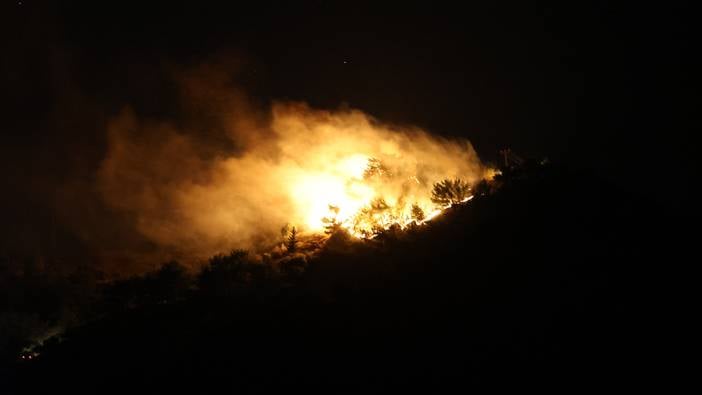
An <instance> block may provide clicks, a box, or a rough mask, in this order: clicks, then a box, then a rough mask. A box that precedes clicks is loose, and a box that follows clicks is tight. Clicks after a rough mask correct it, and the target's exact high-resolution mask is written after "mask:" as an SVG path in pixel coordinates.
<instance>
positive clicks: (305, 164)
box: [100, 104, 489, 256]
mask: <svg viewBox="0 0 702 395" xmlns="http://www.w3.org/2000/svg"><path fill="white" fill-rule="evenodd" d="M227 119H231V117H229V118H227ZM228 125H230V126H231V124H228ZM231 128H232V130H231V131H230V133H229V135H230V137H231V139H232V140H233V142H234V143H235V145H237V146H240V147H242V149H241V151H239V152H232V153H231V154H227V155H218V156H216V157H213V158H203V157H202V156H201V155H198V149H197V148H198V147H199V145H198V143H199V142H198V141H197V140H195V139H193V138H189V137H187V136H188V133H187V132H184V131H180V130H170V129H169V128H165V127H164V126H163V125H160V126H159V127H158V129H159V131H160V133H161V134H160V137H159V139H157V140H156V141H155V143H153V144H145V143H144V142H143V141H139V139H138V136H141V135H144V134H148V133H149V132H153V129H154V126H149V125H147V124H146V123H144V122H139V121H137V120H136V119H135V117H134V116H132V115H129V114H127V115H125V116H123V117H121V118H119V119H116V120H115V121H114V122H113V123H112V127H111V130H110V138H111V141H110V149H109V151H108V156H107V158H106V159H105V161H104V162H103V166H102V168H101V172H100V181H101V189H102V192H103V196H104V197H105V199H106V201H107V202H108V203H109V204H111V205H112V206H113V207H114V208H116V209H119V210H123V211H127V212H130V213H132V214H133V215H134V223H135V224H136V228H137V230H138V231H139V232H140V233H141V234H142V235H144V236H146V237H147V238H148V239H149V240H150V241H152V242H155V243H157V244H159V245H161V246H164V247H168V248H171V249H173V250H177V251H180V252H184V253H189V254H199V255H203V256H206V255H208V254H212V253H213V252H217V251H221V250H226V249H228V248H232V247H252V246H255V245H256V244H262V243H264V244H265V240H274V239H275V238H276V237H279V233H280V229H281V227H282V226H284V225H286V224H288V225H291V226H296V228H297V229H298V230H300V231H301V232H302V233H303V234H304V233H307V234H310V233H321V232H324V231H327V232H329V231H330V230H331V229H333V228H335V227H339V228H344V229H346V230H348V231H349V233H351V234H352V235H354V236H357V237H372V236H373V235H374V234H375V233H376V232H377V231H378V230H379V229H387V228H389V227H390V226H393V225H394V224H397V226H400V227H405V226H408V225H409V224H410V223H413V222H416V223H423V222H425V221H427V220H429V219H431V218H433V217H435V216H436V215H438V214H439V213H440V212H441V209H443V208H445V207H446V206H444V207H437V205H436V204H435V203H433V202H432V200H431V197H432V188H433V185H434V183H436V182H438V181H441V180H443V179H447V178H448V179H461V180H463V181H464V182H466V183H467V184H468V185H470V184H472V183H475V182H477V181H479V180H481V179H483V178H485V177H486V176H489V170H487V169H486V168H484V167H483V166H482V165H481V163H480V161H479V159H478V157H477V155H476V153H475V151H474V150H473V148H472V146H471V144H470V143H469V142H468V141H465V140H463V141H454V140H446V139H443V138H440V137H436V136H432V135H430V134H429V133H426V132H424V131H422V130H419V129H417V128H408V127H394V126H388V125H384V124H381V123H380V122H378V121H376V120H374V119H373V118H371V117H369V116H367V115H366V114H364V113H362V112H360V111H356V110H342V111H337V112H330V111H320V110H313V109H310V108H309V107H307V106H305V105H299V104H277V105H275V106H274V107H273V109H272V111H271V116H270V117H268V118H266V121H264V122H261V121H255V122H254V121H250V122H241V121H237V122H236V124H235V126H231ZM145 129H149V130H145ZM164 130H165V132H164ZM156 143H157V144H156ZM127 191H129V192H128V193H125V192H127ZM469 198H470V196H468V195H466V196H464V197H463V200H467V199H469ZM182 229H188V230H189V232H187V233H184V232H182Z"/></svg>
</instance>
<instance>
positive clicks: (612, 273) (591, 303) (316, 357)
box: [10, 165, 673, 393]
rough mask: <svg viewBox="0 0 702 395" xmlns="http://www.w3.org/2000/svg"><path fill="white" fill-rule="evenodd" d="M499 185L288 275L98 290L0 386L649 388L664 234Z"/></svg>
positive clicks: (609, 190) (592, 182)
mask: <svg viewBox="0 0 702 395" xmlns="http://www.w3.org/2000/svg"><path fill="white" fill-rule="evenodd" d="M498 181H499V182H500V183H502V187H501V188H500V189H499V190H498V191H496V192H494V193H492V194H489V193H485V195H484V196H476V197H475V198H474V199H473V200H472V201H470V202H469V203H467V204H460V205H456V206H454V207H451V208H450V209H448V210H447V211H446V212H445V213H443V214H442V215H440V216H439V217H437V218H435V219H434V220H432V221H431V222H430V223H428V224H427V225H426V226H422V227H418V228H411V229H408V230H406V231H399V230H397V229H394V230H393V229H391V230H388V231H386V232H384V233H383V234H381V235H379V236H378V237H377V238H376V239H375V240H373V241H370V242H363V241H357V240H352V239H349V238H348V237H344V235H343V234H335V235H333V236H332V238H331V239H330V240H329V241H328V242H327V244H326V246H325V247H324V248H322V250H321V251H319V252H318V254H316V255H315V256H314V257H311V258H306V257H304V256H298V257H297V258H294V257H293V258H292V259H290V261H293V262H295V266H294V267H295V268H297V269H299V270H297V269H296V270H289V271H285V270H281V271H280V272H277V271H274V270H271V269H270V268H268V269H265V268H263V267H264V266H262V265H258V266H256V265H253V266H255V268H253V269H252V268H251V267H252V265H251V264H249V263H246V262H245V254H244V253H243V252H234V253H232V254H231V255H229V256H224V255H221V256H217V257H214V258H213V260H212V261H211V262H210V265H211V266H210V269H206V270H205V271H203V274H202V275H201V276H200V277H199V278H189V279H188V278H185V277H186V276H187V275H186V274H184V273H183V272H182V271H181V270H180V268H179V267H178V266H177V265H176V264H174V263H171V264H169V266H167V267H166V268H165V269H162V270H161V272H160V273H161V275H160V276H158V275H156V274H155V275H153V276H152V277H147V280H148V281H151V282H150V283H149V284H151V285H143V284H142V287H146V289H148V290H151V291H149V292H147V293H148V295H144V294H143V292H142V294H141V296H134V295H139V291H124V290H121V291H120V289H121V288H120V289H115V288H114V287H113V288H111V291H110V292H112V294H110V292H107V294H108V295H111V296H110V297H106V298H104V301H103V303H104V305H103V307H102V310H103V311H106V312H108V313H106V314H104V315H102V316H100V318H98V319H95V320H93V321H91V322H89V323H87V324H85V325H82V326H80V327H78V328H76V329H74V330H71V331H69V332H67V333H65V334H64V335H63V338H62V341H61V342H59V341H53V342H52V341H49V342H47V343H46V344H45V345H44V346H43V347H42V348H41V349H40V350H39V352H40V353H39V355H38V356H37V357H36V358H35V360H33V361H31V362H27V361H24V362H20V363H17V364H15V365H14V367H13V368H12V370H10V372H11V373H12V376H13V378H14V380H12V383H13V384H12V385H13V387H12V388H13V391H16V392H22V390H24V389H32V390H39V389H44V390H48V389H57V388H65V389H67V390H69V391H71V392H81V391H82V390H84V391H91V392H93V391H97V392H102V390H103V389H105V390H108V391H109V390H114V389H116V388H118V387H120V388H121V387H122V386H124V387H125V388H127V389H132V390H135V391H140V392H141V391H142V390H145V389H147V388H149V389H154V390H157V391H158V392H160V393H167V392H174V391H175V392H185V391H198V392H208V391H207V390H206V389H207V388H212V389H214V388H222V387H223V388H227V389H230V390H234V391H237V392H238V393H269V392H277V391H297V390H304V391H306V392H313V393H316V392H319V393H379V392H400V391H403V392H406V391H411V392H423V393H437V392H451V393H455V392H457V391H466V390H469V389H471V388H474V387H476V386H487V387H491V388H501V387H511V388H525V387H529V386H533V385H538V386H539V387H552V388H554V389H565V390H571V389H576V388H578V389H580V388H584V387H591V388H598V389H601V388H613V387H611V386H612V385H616V386H622V387H625V388H629V389H630V388H631V387H632V385H633V383H634V382H633V381H632V380H636V385H637V386H644V385H645V386H650V385H653V384H656V383H658V384H661V383H662V382H663V379H662V378H659V377H661V372H662V367H661V364H662V363H663V360H662V359H661V357H660V356H661V353H662V350H661V349H660V345H659V343H658V342H656V341H653V338H652V337H651V335H652V333H653V332H655V330H656V329H655V328H656V326H655V325H654V324H653V323H652V321H655V318H654V317H658V315H659V313H660V311H661V310H662V306H661V304H662V303H663V302H662V300H661V299H657V298H654V297H653V296H652V293H651V287H656V286H659V285H660V284H661V283H660V282H661V281H663V279H662V274H663V269H662V268H661V262H664V261H666V260H670V259H671V258H672V256H671V252H670V250H669V249H668V247H667V246H668V245H671V244H670V243H672V241H671V240H668V239H666V238H665V236H663V235H662V232H658V231H655V232H654V231H653V230H654V229H655V230H660V229H664V228H665V227H666V226H669V225H670V224H668V223H667V222H666V220H665V219H664V218H662V217H657V215H658V211H657V210H656V208H655V207H652V206H649V205H646V204H645V199H643V198H640V197H635V196H631V195H628V194H626V193H624V192H622V191H618V190H616V189H615V188H613V187H612V186H611V185H607V184H606V183H604V182H602V181H601V180H598V179H595V178H593V177H590V176H589V175H587V174H581V173H578V172H576V171H572V170H568V169H566V168H563V167H556V166H540V165H534V166H532V167H529V166H527V165H525V166H524V167H523V168H520V169H519V170H518V171H513V172H506V174H505V175H503V176H502V178H501V179H500V180H498ZM672 237H673V236H672V235H671V236H670V238H672ZM242 254H243V255H242ZM291 267H293V266H291ZM654 269H655V270H654ZM218 273H220V274H221V273H224V274H226V276H225V275H224V274H222V276H221V277H217V275H218ZM147 280H143V281H147ZM187 281H192V282H193V283H194V284H196V285H198V286H199V288H198V287H197V286H196V287H194V288H188V287H187V286H186V285H184V284H186V283H187ZM140 284H141V283H140ZM169 284H170V285H169ZM210 284H214V285H210ZM123 288H124V286H123ZM137 288H138V287H137ZM223 290H225V291H223ZM120 292H122V293H127V294H130V295H132V296H133V297H132V298H131V299H130V300H129V301H128V302H125V300H124V299H120V295H122V294H121V293H120ZM642 376H646V377H647V380H645V381H642V380H641V377H642ZM603 386H606V387H603Z"/></svg>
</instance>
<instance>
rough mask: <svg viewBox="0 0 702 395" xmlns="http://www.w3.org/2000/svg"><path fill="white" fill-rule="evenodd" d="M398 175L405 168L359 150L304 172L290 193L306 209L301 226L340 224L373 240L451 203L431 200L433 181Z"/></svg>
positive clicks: (318, 229)
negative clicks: (388, 165) (323, 168)
mask: <svg viewBox="0 0 702 395" xmlns="http://www.w3.org/2000/svg"><path fill="white" fill-rule="evenodd" d="M397 173H402V169H388V168H386V167H385V166H384V165H383V163H382V161H379V160H378V159H376V158H372V157H370V156H368V155H365V154H360V153H358V154H352V155H350V156H347V157H343V158H341V159H340V160H339V161H338V162H336V163H332V164H330V166H329V167H328V168H327V171H318V172H310V173H304V174H301V175H300V176H299V178H298V179H297V180H296V181H295V182H293V183H292V184H291V191H290V195H291V196H293V197H294V200H295V202H296V204H297V205H298V207H299V209H300V211H301V212H302V213H303V215H302V217H303V224H302V225H303V229H306V230H308V231H312V232H321V231H325V230H326V231H329V230H331V229H330V228H332V227H333V226H338V227H340V228H344V229H346V230H347V231H348V232H349V233H350V234H351V235H353V236H356V237H359V238H370V237H373V236H374V235H375V234H376V233H377V232H378V231H379V230H381V229H388V228H390V227H391V226H393V225H396V226H399V227H400V228H401V229H404V228H406V227H407V226H409V225H410V224H418V225H419V224H423V223H425V222H427V221H430V220H431V219H433V218H435V217H436V216H438V215H439V214H441V212H442V211H443V210H444V209H446V208H448V207H450V205H448V206H445V207H437V205H436V204H435V203H433V202H432V201H431V187H432V185H433V184H431V183H427V182H422V181H420V179H419V178H418V177H417V175H411V176H409V177H405V178H404V179H403V180H399V182H398V180H397V179H394V178H395V177H396V176H395V174H397ZM437 181H438V180H437ZM388 184H396V185H397V184H399V185H400V188H388ZM472 198H473V196H472V195H469V196H467V197H464V198H463V199H462V200H461V201H460V202H466V201H468V200H470V199H472Z"/></svg>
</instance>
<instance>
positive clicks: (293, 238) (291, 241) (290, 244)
mask: <svg viewBox="0 0 702 395" xmlns="http://www.w3.org/2000/svg"><path fill="white" fill-rule="evenodd" d="M285 247H287V249H288V252H295V251H296V250H297V228H295V227H294V226H293V227H292V229H290V233H289V234H288V239H287V240H286V242H285Z"/></svg>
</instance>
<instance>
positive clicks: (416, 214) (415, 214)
mask: <svg viewBox="0 0 702 395" xmlns="http://www.w3.org/2000/svg"><path fill="white" fill-rule="evenodd" d="M425 217H426V216H425V215H424V210H422V208H421V207H419V205H417V204H413V205H412V219H414V220H415V221H417V222H421V221H423V220H424V218H425Z"/></svg>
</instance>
